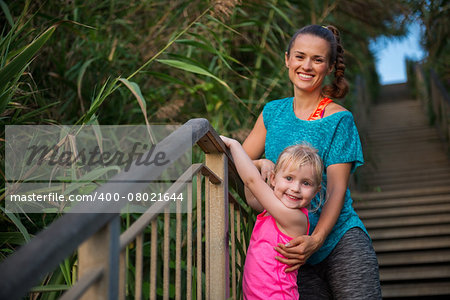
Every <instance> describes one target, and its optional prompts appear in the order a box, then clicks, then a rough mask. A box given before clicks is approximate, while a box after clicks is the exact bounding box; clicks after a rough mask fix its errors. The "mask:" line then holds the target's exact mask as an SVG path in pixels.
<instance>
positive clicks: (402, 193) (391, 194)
mask: <svg viewBox="0 0 450 300" xmlns="http://www.w3.org/2000/svg"><path fill="white" fill-rule="evenodd" d="M442 194H450V186H441V187H433V188H427V187H425V188H415V189H407V190H399V191H388V192H370V193H361V192H356V191H354V192H352V198H353V199H355V200H366V201H367V200H375V199H397V198H406V197H420V196H427V195H442Z"/></svg>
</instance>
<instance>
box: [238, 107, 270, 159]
mask: <svg viewBox="0 0 450 300" xmlns="http://www.w3.org/2000/svg"><path fill="white" fill-rule="evenodd" d="M266 133H267V130H266V126H264V121H263V115H262V113H260V114H259V117H258V119H257V120H256V123H255V126H253V129H252V131H251V132H250V134H249V135H248V136H247V138H246V139H245V141H244V143H242V147H243V148H244V150H245V152H246V153H247V155H248V156H249V157H250V158H251V159H253V160H255V159H259V158H260V157H261V155H262V154H263V153H264V146H265V143H266Z"/></svg>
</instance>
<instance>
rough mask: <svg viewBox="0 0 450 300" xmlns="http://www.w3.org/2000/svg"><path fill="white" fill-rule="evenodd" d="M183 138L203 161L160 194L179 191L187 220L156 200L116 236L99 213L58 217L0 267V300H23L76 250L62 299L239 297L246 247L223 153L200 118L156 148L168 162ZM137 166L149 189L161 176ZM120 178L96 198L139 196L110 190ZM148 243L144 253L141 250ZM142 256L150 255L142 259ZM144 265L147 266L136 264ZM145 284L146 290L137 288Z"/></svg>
mask: <svg viewBox="0 0 450 300" xmlns="http://www.w3.org/2000/svg"><path fill="white" fill-rule="evenodd" d="M187 129H188V130H187ZM187 133H189V134H191V133H192V144H195V143H197V144H198V145H199V146H200V148H201V149H202V150H203V152H204V153H205V162H204V163H202V164H194V165H192V166H191V167H190V168H189V169H188V170H186V172H185V173H184V174H183V175H182V176H181V177H180V178H178V180H177V181H176V182H175V183H173V184H172V186H171V187H170V188H169V189H168V190H167V191H166V193H168V194H172V193H178V192H179V191H180V190H181V189H182V188H185V187H186V186H187V199H186V200H187V208H188V209H187V213H181V207H180V206H179V204H178V203H179V202H178V203H177V208H176V209H177V212H176V213H169V211H168V207H167V202H157V203H156V204H154V205H153V206H151V207H150V208H149V209H148V211H147V212H146V213H144V214H142V215H141V216H140V217H139V218H138V219H137V220H136V221H135V222H134V223H133V224H132V225H131V226H129V227H128V228H127V229H126V230H125V231H124V232H123V233H121V232H120V231H121V225H120V215H119V214H118V213H105V211H109V209H110V208H109V209H108V208H107V207H99V209H98V211H93V212H88V213H86V212H84V213H82V212H81V211H80V213H69V214H66V215H63V216H62V217H61V218H59V219H58V220H56V221H55V222H53V223H52V224H51V225H50V226H48V227H47V229H45V230H44V231H42V232H41V233H39V234H38V235H37V236H36V237H34V238H33V239H32V240H31V241H30V242H29V243H28V244H26V245H25V246H23V247H22V248H20V249H19V250H18V251H16V252H15V253H14V254H13V255H11V256H10V257H8V258H7V259H6V260H5V261H4V262H2V264H1V265H0V299H20V298H22V297H24V296H25V295H27V293H29V291H30V289H31V288H32V287H33V286H35V285H37V284H38V283H39V281H40V280H41V279H42V278H43V277H44V276H45V275H46V274H47V273H49V272H51V271H53V270H54V269H55V268H56V267H57V266H58V264H59V263H61V261H62V260H63V259H64V258H66V257H68V256H70V255H72V254H73V253H74V251H76V250H77V249H78V276H77V278H78V280H77V282H76V283H75V284H74V285H73V286H72V287H71V288H70V289H69V290H67V291H66V292H65V293H64V294H63V295H62V296H61V299H79V298H81V299H125V298H129V297H130V295H131V294H134V298H135V299H142V296H143V295H144V294H145V295H148V296H149V298H150V299H156V298H157V297H158V298H161V297H162V298H163V299H169V298H173V299H193V298H196V299H228V298H230V297H231V298H232V299H237V298H240V289H239V288H238V287H239V286H240V284H241V272H240V270H242V264H243V262H244V260H245V257H243V256H244V255H245V249H246V248H247V245H246V243H247V242H248V241H246V240H245V235H244V234H243V232H242V230H241V228H243V224H244V223H245V222H247V217H248V215H247V213H246V210H245V208H244V207H243V206H242V205H241V204H239V202H238V201H236V200H235V198H234V197H233V196H232V194H231V193H230V191H229V188H230V187H231V188H232V189H233V190H235V193H236V194H235V195H240V196H243V184H242V181H240V179H239V177H238V175H237V172H236V169H235V167H234V164H233V161H232V158H231V156H230V154H229V152H228V151H227V150H226V147H225V145H224V144H223V143H222V141H221V139H220V138H219V136H218V134H217V133H216V132H215V131H214V129H213V128H212V127H211V125H210V124H209V122H208V121H207V120H205V119H192V120H190V121H188V122H187V123H186V124H185V125H183V126H182V127H181V128H179V129H178V130H177V131H175V132H174V133H173V134H171V135H170V136H169V137H167V138H166V139H164V140H163V141H162V142H161V143H159V144H158V145H157V146H156V149H159V150H158V151H164V152H165V153H167V154H168V156H170V155H176V153H177V152H179V151H180V149H181V148H183V147H192V146H193V145H181V144H179V143H180V142H179V141H180V140H183V139H180V137H181V136H183V135H184V136H185V135H186V134H187ZM184 140H185V139H184ZM144 167H145V166H139V167H137V169H136V170H133V172H138V173H139V174H141V176H142V178H146V180H147V181H148V180H152V179H153V178H157V177H158V176H159V174H160V173H161V172H162V171H163V170H159V169H158V170H156V169H152V168H150V167H145V168H147V169H143V168H144ZM120 176H121V174H119V175H118V176H116V177H117V178H116V177H114V178H113V180H111V182H108V183H106V184H105V185H103V186H101V187H100V188H98V189H97V192H102V191H103V192H104V191H109V192H111V191H116V190H117V189H118V188H120V189H122V190H121V191H120V192H122V193H126V192H136V191H137V189H139V188H141V186H139V185H133V184H129V185H127V186H126V187H123V186H121V187H117V186H116V184H115V182H117V179H118V178H119V179H120ZM124 188H125V189H126V190H123V189H124ZM116 209H117V207H116ZM183 224H185V225H184V226H183ZM149 227H150V229H148V228H149ZM170 228H175V230H171V229H170ZM146 231H147V232H146ZM161 232H162V233H161ZM159 235H161V237H159ZM160 240H162V242H160ZM146 241H148V242H149V246H148V247H144V245H146V246H147V242H146ZM144 248H148V251H149V252H148V253H147V255H145V254H144V251H143V249H144ZM130 249H132V250H133V254H134V255H130V251H131V250H130ZM172 249H175V250H174V251H171V250H172ZM133 256H134V263H133V262H131V259H130V258H131V257H133ZM173 256H174V257H173ZM145 257H148V258H149V259H148V261H149V263H148V264H144V261H145V259H144V258H145ZM171 262H172V263H171ZM173 269H174V273H173ZM230 271H231V272H230ZM146 274H148V276H147V275H146ZM130 278H132V279H134V285H133V286H130V283H131V282H132V281H131V280H128V279H130ZM144 278H148V283H145V284H144ZM144 287H146V291H144Z"/></svg>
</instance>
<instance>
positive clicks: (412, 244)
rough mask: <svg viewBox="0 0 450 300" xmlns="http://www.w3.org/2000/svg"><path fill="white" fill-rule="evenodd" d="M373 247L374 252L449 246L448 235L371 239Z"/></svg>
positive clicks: (449, 237)
mask: <svg viewBox="0 0 450 300" xmlns="http://www.w3.org/2000/svg"><path fill="white" fill-rule="evenodd" d="M373 247H374V249H375V252H377V253H381V252H395V251H397V252H398V251H410V250H426V249H443V248H444V249H445V248H450V236H444V237H419V238H408V239H392V240H383V241H373Z"/></svg>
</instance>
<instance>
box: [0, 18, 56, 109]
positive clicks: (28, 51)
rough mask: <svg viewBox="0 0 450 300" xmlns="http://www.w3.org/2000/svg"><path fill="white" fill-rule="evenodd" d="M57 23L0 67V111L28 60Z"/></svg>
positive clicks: (11, 93)
mask: <svg viewBox="0 0 450 300" xmlns="http://www.w3.org/2000/svg"><path fill="white" fill-rule="evenodd" d="M56 27H57V25H53V26H51V27H50V28H48V29H47V30H46V31H45V32H43V33H42V34H41V35H40V36H39V37H37V38H36V39H35V40H34V41H33V42H32V43H30V44H29V45H28V46H26V47H25V48H24V49H23V50H22V51H21V52H20V53H19V54H18V55H17V56H15V57H14V58H13V59H12V60H11V61H10V62H9V63H7V64H6V65H5V66H3V67H2V68H1V69H0V113H1V112H3V111H4V110H5V108H6V105H7V104H8V103H9V101H10V99H11V97H12V95H13V93H14V90H15V86H16V83H17V82H18V80H19V78H20V77H21V76H22V73H23V72H24V70H25V68H26V67H27V66H28V64H29V63H30V61H31V60H32V59H33V57H34V56H35V55H36V53H37V52H38V51H39V49H41V47H42V46H43V45H44V44H45V43H46V42H47V40H48V39H49V38H50V37H51V36H52V34H53V32H54V31H55V29H56Z"/></svg>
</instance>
